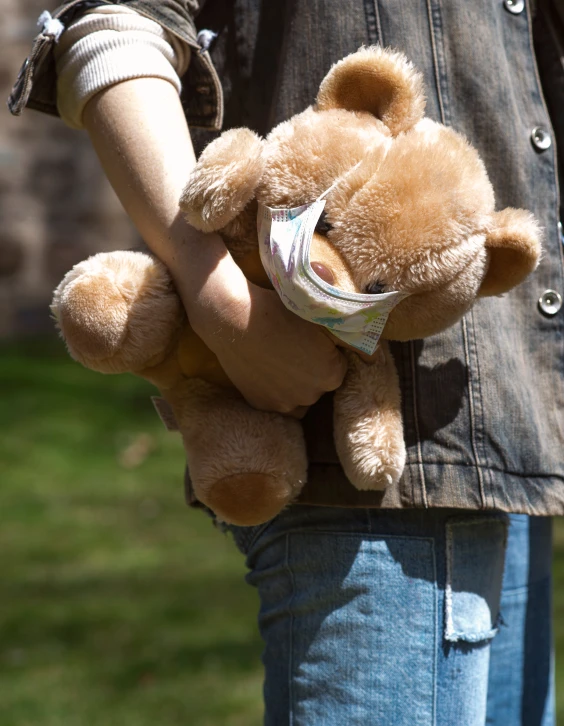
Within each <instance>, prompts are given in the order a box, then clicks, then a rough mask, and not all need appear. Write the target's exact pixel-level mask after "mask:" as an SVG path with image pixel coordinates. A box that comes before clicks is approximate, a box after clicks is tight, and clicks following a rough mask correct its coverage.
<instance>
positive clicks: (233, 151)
mask: <svg viewBox="0 0 564 726" xmlns="http://www.w3.org/2000/svg"><path fill="white" fill-rule="evenodd" d="M424 107H425V101H424V96H423V91H422V81H421V76H420V74H419V73H418V72H416V71H415V70H414V68H413V67H412V66H411V64H410V63H409V62H408V61H407V59H406V58H405V57H404V56H403V55H402V54H400V53H396V52H391V51H388V50H382V49H380V48H365V49H361V50H360V51H358V52H357V53H354V54H352V55H350V56H348V57H346V58H345V59H344V60H342V61H340V62H339V63H337V64H336V65H335V66H333V68H332V69H331V70H330V71H329V73H328V74H327V76H326V77H325V79H324V80H323V82H322V84H321V87H320V89H319V93H318V96H317V100H316V103H315V104H314V105H313V106H311V107H310V108H308V109H306V110H305V111H304V112H303V113H301V114H298V115H297V116H294V117H293V118H291V119H290V120H289V121H286V122H284V123H282V124H280V125H279V126H277V127H276V128H275V129H274V130H273V131H272V132H271V133H270V134H269V136H268V137H267V138H266V139H265V140H263V139H260V138H259V137H258V136H257V135H256V134H254V133H253V132H251V131H249V130H248V129H234V130H231V131H227V132H225V133H224V134H222V135H221V136H220V137H219V138H218V139H216V140H215V141H214V142H213V143H211V144H210V145H209V146H208V147H207V148H206V149H205V150H204V152H203V154H202V155H201V157H200V159H199V161H198V163H197V165H196V167H195V169H194V171H193V173H192V174H191V176H190V178H189V180H188V184H187V186H186V189H185V191H184V194H183V197H182V200H181V208H182V209H183V211H184V213H185V214H186V216H187V219H188V221H189V222H190V223H191V224H192V225H193V226H194V227H196V228H198V229H200V230H203V231H218V232H220V233H221V234H222V236H223V238H224V239H225V242H226V244H227V246H228V248H229V250H230V251H231V253H232V255H233V256H234V258H235V260H236V261H237V262H238V264H239V265H240V266H241V268H242V269H243V271H244V272H245V274H246V275H247V277H248V278H249V279H251V280H253V281H254V282H256V283H257V284H261V285H263V286H267V285H268V284H269V283H268V278H267V277H266V275H265V272H264V269H263V267H262V265H261V263H260V259H259V254H258V244H257V209H258V205H267V206H268V207H271V208H292V207H297V206H299V205H302V204H309V203H311V202H313V201H314V200H316V199H317V198H318V197H319V196H320V195H321V194H322V193H324V192H326V191H327V190H329V192H328V194H327V197H326V207H325V214H324V217H323V218H322V224H321V225H318V227H317V231H316V233H315V235H314V237H313V242H312V247H311V254H310V260H311V267H312V269H313V270H315V271H316V272H317V274H318V275H319V276H320V277H321V278H323V279H325V280H326V281H327V282H329V283H331V284H332V285H333V286H334V287H337V288H340V289H342V290H349V291H352V292H356V293H358V292H360V293H374V294H378V293H382V292H387V291H400V292H403V293H408V296H407V297H406V298H405V299H403V300H402V301H401V302H400V303H399V304H398V305H397V306H396V307H395V308H394V309H393V310H392V312H391V313H390V315H389V318H388V320H387V324H386V326H385V328H384V332H383V335H382V338H383V339H387V340H398V341H406V340H411V339H417V338H422V337H425V336H429V335H433V334H435V333H438V332H439V331H441V330H443V329H445V328H446V327H448V326H450V325H452V324H453V323H455V322H456V321H457V320H459V319H460V318H461V316H463V315H464V314H465V313H466V312H467V311H468V309H469V308H470V307H471V305H472V304H473V303H474V302H475V300H476V299H477V298H478V297H480V296H485V295H499V294H501V293H504V292H506V291H507V290H509V289H510V288H512V287H513V286H514V285H517V284H518V283H519V282H521V281H522V280H523V279H524V277H525V276H526V275H527V274H529V273H530V272H531V271H532V270H534V269H535V267H536V265H537V262H538V259H539V254H540V243H539V229H538V226H537V224H536V222H535V220H534V218H533V217H532V215H531V214H529V213H528V212H526V211H523V210H518V209H504V210H502V211H498V212H496V211H494V195H493V190H492V186H491V184H490V182H489V180H488V176H487V174H486V170H485V168H484V165H483V163H482V161H481V160H480V158H479V156H478V154H477V152H476V151H475V150H474V149H473V148H472V147H471V146H470V145H469V143H468V142H467V141H466V140H465V139H464V138H463V137H462V136H461V135H460V134H458V133H456V132H455V131H453V130H452V129H450V128H447V127H445V126H442V125H441V124H438V123H435V122H433V121H431V120H429V119H426V118H424V117H423V113H424ZM53 310H54V314H55V316H56V318H57V321H58V325H59V327H60V330H61V332H62V335H63V336H64V338H65V340H66V343H67V346H68V349H69V351H70V354H71V355H72V356H73V357H74V358H75V359H76V360H78V361H80V362H81V363H82V364H84V365H85V366H87V367H88V368H92V369H94V370H97V371H101V372H104V373H118V372H125V371H130V372H133V373H135V374H137V375H140V376H142V377H144V378H146V379H148V380H149V381H152V382H153V383H154V384H155V385H156V386H157V387H158V388H159V389H160V391H161V393H162V395H163V397H164V398H165V399H166V401H167V402H168V403H169V404H170V406H171V407H172V410H173V412H174V415H175V418H176V421H177V423H178V427H179V430H180V431H181V433H182V437H183V440H184V446H185V449H186V454H187V459H188V466H189V471H190V476H191V479H192V483H193V488H194V492H195V494H196V496H197V498H198V499H199V500H200V501H201V502H203V503H204V504H206V505H207V506H208V507H210V508H211V509H212V510H213V511H214V512H215V513H216V514H217V515H218V517H219V518H220V519H222V520H224V521H226V522H231V523H235V524H240V525H251V524H257V523H261V522H264V521H267V520H268V519H270V518H272V517H274V516H275V515H276V514H277V513H278V512H280V510H281V509H282V508H283V507H285V506H286V505H287V504H288V503H289V502H291V501H292V500H293V499H294V498H295V497H296V496H297V495H298V494H299V492H300V490H301V487H302V486H303V484H304V482H305V480H306V476H307V459H306V451H305V445H304V440H303V434H302V429H301V425H300V423H299V421H297V420H295V419H293V418H291V417H286V416H283V415H279V414H274V413H265V412H261V411H257V410H254V409H253V408H251V407H250V406H249V405H248V404H247V403H246V402H245V400H244V399H243V398H242V396H241V395H240V394H239V393H238V391H237V390H236V389H235V388H234V387H233V386H232V384H231V383H230V381H229V380H228V379H227V377H226V375H225V374H224V372H223V371H222V369H221V367H220V366H219V363H218V361H217V359H216V358H215V356H214V355H213V354H212V353H211V352H210V351H209V350H208V349H207V348H206V347H205V345H204V344H203V343H202V341H201V340H200V339H199V338H198V337H197V336H196V335H195V333H194V332H193V331H192V330H191V329H190V327H189V325H188V323H187V321H186V317H185V315H184V312H183V308H182V305H181V303H180V300H179V298H178V296H177V294H176V292H175V290H174V287H173V284H172V282H171V279H170V277H169V275H168V273H167V270H166V269H165V268H164V267H163V265H162V264H161V263H160V262H158V261H157V260H155V259H153V258H151V257H150V256H148V255H145V254H142V253H135V252H114V253H103V254H99V255H96V256H94V257H91V258H90V259H88V260H86V261H85V262H82V263H80V264H79V265H77V266H76V267H75V268H74V269H73V270H72V271H71V272H69V273H68V274H67V275H66V277H65V278H64V280H63V281H62V282H61V284H60V285H59V287H58V288H57V290H56V291H55V296H54V300H53ZM346 354H347V357H348V362H349V369H348V373H347V375H346V378H345V381H344V383H343V385H342V386H341V387H340V389H339V390H338V391H337V392H336V394H335V405H334V432H335V443H336V447H337V452H338V454H339V458H340V461H341V463H342V466H343V468H344V470H345V472H346V475H347V476H348V478H349V479H350V481H351V482H352V484H353V485H354V486H356V487H357V488H359V489H383V488H385V487H392V486H395V485H396V484H397V482H398V480H399V478H400V476H401V474H402V470H403V467H404V463H405V445H404V441H403V430H402V420H401V413H400V390H399V384H398V376H397V373H396V368H395V365H394V361H393V359H392V357H391V355H390V353H389V350H388V345H387V343H386V342H385V340H382V341H380V343H379V345H378V349H377V351H376V354H375V355H374V356H373V357H372V359H371V360H370V361H366V360H365V359H362V358H361V357H360V356H359V355H357V353H355V352H352V351H351V350H348V351H347V353H346Z"/></svg>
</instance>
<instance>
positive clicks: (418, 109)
mask: <svg viewBox="0 0 564 726" xmlns="http://www.w3.org/2000/svg"><path fill="white" fill-rule="evenodd" d="M317 108H318V110H320V111H325V110H328V109H332V108H343V109H345V110H347V111H366V112H368V113H371V114H373V115H374V116H376V117H377V118H379V119H380V120H381V121H382V122H383V123H384V124H385V125H386V126H387V127H388V128H389V129H390V131H391V132H392V135H393V136H397V135H398V134H399V133H401V132H402V131H407V130H408V129H410V128H412V127H413V126H414V125H415V124H416V123H417V122H418V121H420V120H421V119H422V118H423V114H424V112H425V96H424V94H423V77H422V76H421V74H420V73H419V72H418V71H416V70H415V68H414V67H413V65H412V64H411V63H410V62H409V61H408V60H407V58H406V57H405V56H404V55H403V53H397V52H395V51H392V50H388V49H384V48H380V47H378V46H371V47H369V48H361V49H360V50H359V51H357V52H356V53H352V54H351V55H348V56H347V57H346V58H343V60H341V61H339V62H338V63H336V64H335V65H334V66H333V67H332V68H331V70H330V71H329V73H328V74H327V75H326V76H325V78H324V79H323V81H322V82H321V86H320V88H319V93H318V95H317Z"/></svg>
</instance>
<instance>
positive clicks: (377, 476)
mask: <svg viewBox="0 0 564 726" xmlns="http://www.w3.org/2000/svg"><path fill="white" fill-rule="evenodd" d="M378 351H379V354H377V356H376V359H375V360H374V361H373V362H371V363H365V362H364V361H362V360H361V359H360V358H359V356H358V355H356V353H347V357H348V359H349V370H348V373H347V376H346V378H345V381H344V383H343V385H342V386H341V388H340V389H339V390H338V391H337V392H336V394H335V421H334V431H335V445H336V448H337V453H338V454H339V458H340V461H341V464H342V466H343V469H344V470H345V473H346V475H347V477H348V479H349V480H350V481H351V483H352V484H353V485H354V486H355V487H356V488H357V489H365V490H367V489H372V490H381V489H385V488H386V487H388V486H390V485H393V484H397V482H398V481H399V478H400V476H401V474H402V471H403V468H404V466H405V456H406V453H405V443H404V439H403V424H402V418H401V406H400V403H401V399H400V388H399V380H398V375H397V371H396V367H395V363H394V361H393V359H392V356H391V354H390V351H389V348H388V344H387V343H386V342H385V341H381V342H380V343H379V346H378Z"/></svg>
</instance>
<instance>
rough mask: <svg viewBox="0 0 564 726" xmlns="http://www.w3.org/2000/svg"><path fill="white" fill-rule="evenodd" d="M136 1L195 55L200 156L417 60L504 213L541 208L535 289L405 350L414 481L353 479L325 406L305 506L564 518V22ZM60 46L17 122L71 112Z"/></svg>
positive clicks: (34, 60) (43, 65) (523, 16)
mask: <svg viewBox="0 0 564 726" xmlns="http://www.w3.org/2000/svg"><path fill="white" fill-rule="evenodd" d="M108 1H109V0H108ZM552 1H553V2H555V1H556V0H552ZM114 2H116V0H114ZM547 2H548V0H547ZM101 4H104V2H103V1H102V0H100V1H97V2H84V0H73V1H71V2H66V3H65V4H64V5H63V6H61V8H60V9H59V10H58V11H56V13H54V15H57V16H58V17H59V18H60V19H61V20H62V22H63V23H64V24H67V23H69V22H70V21H71V20H72V19H73V17H75V16H76V15H77V14H78V13H80V12H82V11H84V9H85V8H88V7H93V6H95V5H101ZM124 4H125V5H128V6H130V7H132V8H135V9H136V10H138V11H139V12H140V13H142V14H144V15H147V16H149V17H151V18H153V19H155V20H157V21H158V22H160V23H161V24H162V25H163V26H165V27H166V28H167V29H168V30H170V31H171V32H172V33H174V34H176V35H177V36H179V37H180V38H183V39H184V40H185V41H186V42H187V43H188V44H189V45H190V46H191V48H192V50H193V51H194V52H193V54H192V61H191V64H190V68H189V70H188V72H187V73H186V76H185V77H184V78H183V79H182V80H183V91H182V101H183V104H184V108H185V111H186V114H187V118H188V121H189V123H190V124H191V125H192V126H197V127H201V128H203V129H208V131H207V132H197V134H196V135H198V133H199V134H200V136H199V137H198V139H197V140H198V141H199V142H200V143H204V142H205V141H206V140H208V139H209V138H211V135H210V131H214V130H215V131H217V130H218V129H219V128H220V127H221V125H222V118H223V127H224V128H228V127H232V126H241V125H245V126H250V127H251V128H253V129H255V130H256V131H258V132H259V133H262V134H264V133H266V132H267V131H268V130H269V129H270V128H271V127H272V126H273V125H274V124H277V123H279V122H280V121H282V120H284V119H286V118H288V117H289V116H291V115H293V114H295V113H297V112H299V111H301V110H303V109H304V108H305V107H306V106H308V105H309V104H310V103H311V102H312V101H313V99H314V98H315V95H316V92H317V89H318V86H319V83H320V81H321V79H322V78H323V76H324V75H325V74H326V73H327V71H328V70H329V67H330V66H331V64H332V63H334V62H335V61H337V60H339V59H340V58H342V57H343V56H345V55H346V54H348V53H351V52H353V51H355V50H357V49H358V48H359V47H360V46H361V45H363V44H374V43H380V44H382V45H385V46H393V47H396V48H398V49H400V50H402V51H403V52H405V54H406V55H407V56H408V57H409V58H410V59H411V60H412V62H413V63H414V64H415V66H416V67H417V68H418V69H419V70H420V71H421V72H422V73H423V74H424V78H425V83H426V89H427V115H428V116H430V117H431V118H433V119H435V120H437V121H440V122H442V123H445V124H448V125H450V126H452V127H453V128H455V129H456V130H457V131H460V132H462V133H463V134H465V135H466V136H467V137H468V139H469V140H470V142H471V143H472V144H473V145H474V146H475V147H476V148H477V149H478V151H479V153H480V154H481V156H482V158H483V159H484V161H485V164H486V167H487V169H488V172H489V175H490V179H491V181H492V184H493V186H494V189H495V193H496V199H497V206H498V208H503V207H506V206H512V207H522V208H525V209H529V210H531V211H532V212H533V213H534V214H535V215H536V217H537V218H538V219H539V220H540V221H541V224H542V226H543V228H544V254H543V257H542V260H541V263H540V265H539V268H538V269H537V271H536V272H535V273H534V274H533V275H531V276H530V278H529V279H528V280H527V281H526V282H525V283H524V284H522V285H520V286H519V287H518V288H517V289H515V290H513V291H512V292H511V293H509V294H507V295H505V296H503V297H499V298H486V299H482V300H480V301H479V302H478V303H477V304H476V305H475V306H474V308H473V310H472V311H471V312H470V313H468V314H467V315H466V316H465V317H464V318H463V319H462V320H461V321H460V323H458V324H457V325H455V326H454V327H452V328H450V329H449V330H447V331H446V332H444V333H442V334H440V335H437V336H434V337H432V338H428V339H425V340H415V341H412V342H410V343H405V344H399V343H398V344H394V345H393V346H392V349H393V354H394V357H395V360H396V363H397V367H398V371H399V375H400V382H401V388H402V406H403V418H404V426H405V438H406V443H407V448H408V460H407V466H406V469H405V473H404V476H403V478H402V480H401V483H400V485H399V486H398V487H393V488H390V489H389V490H386V491H385V492H378V493H371V492H358V491H356V490H355V489H354V488H353V487H352V486H351V485H350V484H349V483H348V482H347V481H346V479H345V477H344V474H343V472H342V470H341V468H340V467H339V464H338V460H337V456H336V453H335V450H334V447H333V444H332V435H331V397H330V396H326V397H324V398H323V399H322V400H321V401H320V402H319V403H318V404H317V405H316V406H314V407H313V408H312V409H311V410H310V412H309V413H308V415H307V417H306V419H305V427H306V438H307V441H308V449H309V458H310V462H311V464H310V473H309V481H308V484H307V485H306V487H305V489H304V492H303V493H302V495H301V498H300V501H301V502H304V503H311V504H328V505H331V504H337V505H342V506H377V507H378V506H379V507H389V508H401V507H458V508H465V509H499V510H505V511H513V512H525V513H529V514H538V515H547V514H564V307H562V296H563V295H564V269H563V250H562V240H561V236H560V232H559V228H558V209H559V190H558V181H557V155H556V134H560V135H562V133H563V131H562V125H563V123H564V122H563V117H562V109H564V92H563V88H564V76H563V74H562V65H561V63H560V62H559V53H560V55H562V51H561V49H560V50H558V38H557V33H556V32H555V27H556V26H555V25H554V23H553V22H552V20H551V15H550V14H551V13H553V12H555V11H554V8H552V7H551V6H548V5H547V6H544V5H543V6H542V7H539V11H538V13H537V16H536V18H535V20H534V21H533V15H532V11H531V7H530V5H528V4H527V3H526V2H523V0H473V1H472V2H440V1H439V0H411V1H410V2H406V3H401V4H400V3H398V2H392V1H391V0H351V1H350V2H347V3H344V2H343V0H316V1H315V2H311V0H277V1H276V2H273V0H208V1H207V2H206V3H205V5H204V2H203V0H160V1H157V0H124ZM563 17H564V15H563ZM200 28H209V29H212V30H214V31H215V32H216V33H218V36H217V39H216V41H215V43H214V45H213V47H212V48H211V50H210V51H209V52H208V49H207V48H206V47H205V45H204V44H203V43H199V42H198V29H200ZM533 30H534V35H535V38H534V40H535V43H536V51H537V56H538V64H537V58H536V57H535V46H534V45H533ZM201 37H202V36H200V38H201ZM203 37H209V34H204V36H203ZM52 45H53V39H50V38H46V37H45V35H40V36H39V37H38V38H37V39H36V41H35V44H34V47H33V50H32V54H31V56H30V58H29V60H28V61H27V64H26V65H24V68H23V69H22V73H21V74H20V78H19V80H18V82H17V83H16V86H15V90H14V93H13V95H12V97H11V100H10V106H11V109H12V111H13V112H14V113H19V112H21V110H22V108H23V107H24V106H25V105H26V104H27V105H28V106H29V107H31V108H36V109H40V110H44V111H47V112H51V113H56V106H55V81H56V79H55V71H54V63H53V59H52V55H51V50H52ZM539 70H540V71H542V72H543V80H545V79H546V83H545V88H544V92H545V94H546V98H545V96H544V95H543V89H542V88H541V82H540V78H539ZM219 78H221V84H220V82H219V80H218V79H219ZM548 81H550V83H549V82H548ZM547 105H548V107H549V108H547ZM558 107H559V108H560V115H557V114H556V113H555V112H556V109H557V108H558ZM549 109H550V110H551V111H552V112H553V118H554V127H553V125H552V124H551V119H550V117H549ZM202 134H203V136H202ZM563 143H564V139H563Z"/></svg>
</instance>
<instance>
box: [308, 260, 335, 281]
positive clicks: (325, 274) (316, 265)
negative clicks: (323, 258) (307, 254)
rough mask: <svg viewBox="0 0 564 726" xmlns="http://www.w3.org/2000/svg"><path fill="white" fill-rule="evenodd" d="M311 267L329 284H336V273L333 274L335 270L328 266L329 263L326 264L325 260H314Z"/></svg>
mask: <svg viewBox="0 0 564 726" xmlns="http://www.w3.org/2000/svg"><path fill="white" fill-rule="evenodd" d="M311 269H312V270H313V271H314V272H315V274H316V275H317V276H318V277H320V278H321V279H322V280H323V281H324V282H326V283H328V284H329V285H334V284H335V275H334V274H333V270H331V269H330V268H329V267H327V265H324V264H323V262H312V263H311Z"/></svg>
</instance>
